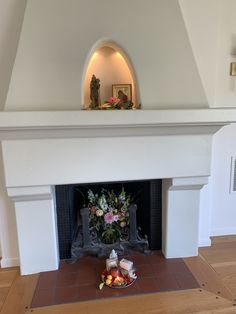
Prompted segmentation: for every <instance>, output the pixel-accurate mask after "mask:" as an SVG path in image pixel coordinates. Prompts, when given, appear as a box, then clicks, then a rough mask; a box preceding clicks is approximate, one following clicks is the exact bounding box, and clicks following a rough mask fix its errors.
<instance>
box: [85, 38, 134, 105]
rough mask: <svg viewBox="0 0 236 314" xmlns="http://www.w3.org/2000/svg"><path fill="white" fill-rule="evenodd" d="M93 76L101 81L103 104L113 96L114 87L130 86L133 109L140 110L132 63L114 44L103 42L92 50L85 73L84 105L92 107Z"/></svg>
mask: <svg viewBox="0 0 236 314" xmlns="http://www.w3.org/2000/svg"><path fill="white" fill-rule="evenodd" d="M93 74H94V75H95V76H96V77H97V78H99V79H100V98H101V103H104V102H106V101H107V100H108V99H109V98H110V97H111V96H113V89H112V86H113V85H115V84H117V85H119V84H130V85H131V91H132V99H130V100H132V102H133V104H134V105H133V108H139V99H138V98H139V97H138V90H137V82H136V79H135V74H134V70H133V67H132V65H131V62H130V60H129V58H128V56H127V55H126V53H125V52H124V51H123V49H121V48H120V47H119V46H118V45H117V44H115V43H114V42H108V41H107V42H103V43H100V44H98V45H96V47H95V48H94V49H93V50H92V52H91V54H90V57H89V59H88V62H87V66H86V68H85V72H84V82H83V90H82V95H83V96H82V97H83V104H84V106H83V107H84V109H88V108H89V105H90V82H91V78H92V76H93Z"/></svg>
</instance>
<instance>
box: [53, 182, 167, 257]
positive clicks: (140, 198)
mask: <svg viewBox="0 0 236 314" xmlns="http://www.w3.org/2000/svg"><path fill="white" fill-rule="evenodd" d="M122 188H123V189H124V190H125V192H126V193H127V194H129V195H131V196H132V202H133V203H135V204H136V205H137V226H138V227H139V228H140V231H139V232H140V235H141V236H142V237H145V236H147V238H148V242H149V248H150V249H151V250H160V249H161V242H162V241H161V235H162V220H161V209H162V203H161V197H162V189H161V180H160V179H158V180H144V181H132V182H113V183H108V182H103V183H95V184H71V185H59V186H56V188H55V192H56V207H57V226H58V228H57V229H58V242H59V254H60V259H69V258H71V245H72V241H73V240H74V238H75V235H76V231H77V228H78V219H79V218H80V220H81V217H80V213H79V210H80V209H81V208H83V206H84V200H85V198H86V196H87V192H88V190H89V189H91V190H92V191H93V192H94V193H100V191H101V190H102V189H106V190H107V191H111V190H113V191H114V192H115V193H116V194H117V193H119V192H120V191H121V189H122Z"/></svg>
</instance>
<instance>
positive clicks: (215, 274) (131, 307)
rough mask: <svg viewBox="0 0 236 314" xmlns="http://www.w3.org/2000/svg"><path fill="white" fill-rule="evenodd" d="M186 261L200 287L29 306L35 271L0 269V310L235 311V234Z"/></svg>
mask: <svg viewBox="0 0 236 314" xmlns="http://www.w3.org/2000/svg"><path fill="white" fill-rule="evenodd" d="M185 262H186V264H187V266H188V267H189V269H190V270H191V272H192V273H193V275H194V276H195V277H196V279H197V280H198V282H199V284H200V286H201V289H193V290H184V291H178V292H163V293H157V294H145V295H139V296H132V297H124V298H111V299H102V300H99V301H90V302H79V303H71V304H64V305H57V306H51V307H43V308H36V309H31V308H30V304H31V300H32V296H33V293H34V290H35V287H36V284H37V280H38V275H30V276H20V274H19V270H18V268H10V269H5V270H1V269H0V314H25V313H27V314H30V313H34V314H78V313H81V314H96V313H97V314H100V313H101V314H102V313H106V312H112V314H131V313H136V314H139V313H140V314H141V313H142V314H155V313H157V314H159V313H164V314H169V313H170V314H187V313H188V314H190V313H195V314H210V313H215V314H220V313H222V314H228V313H229V314H230V313H235V314H236V236H231V237H217V238H214V239H213V244H212V247H211V248H201V249H200V250H199V256H198V257H192V258H186V259H185Z"/></svg>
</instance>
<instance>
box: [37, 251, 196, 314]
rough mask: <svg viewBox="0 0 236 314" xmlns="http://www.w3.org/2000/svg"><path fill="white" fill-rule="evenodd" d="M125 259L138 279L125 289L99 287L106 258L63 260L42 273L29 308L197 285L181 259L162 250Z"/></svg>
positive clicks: (187, 287) (133, 255)
mask: <svg viewBox="0 0 236 314" xmlns="http://www.w3.org/2000/svg"><path fill="white" fill-rule="evenodd" d="M125 258H127V259H130V260H132V261H133V262H134V266H135V268H136V273H137V275H138V279H137V281H136V282H135V283H134V284H133V285H132V286H130V287H128V288H125V289H111V288H109V287H104V288H103V289H102V290H101V291H100V290H99V289H98V284H99V282H100V274H101V272H102V271H103V269H104V268H105V259H98V258H96V257H91V256H87V257H84V258H82V259H80V260H78V261H77V262H76V263H75V264H68V263H67V262H66V261H62V262H61V265H60V269H59V270H58V271H51V272H45V273H41V274H40V277H39V281H38V284H37V287H36V290H35V294H34V297H33V300H32V307H33V308H34V307H39V306H46V305H54V304H61V303H68V302H79V301H85V300H91V299H100V298H110V297H121V296H127V295H132V294H143V293H150V292H163V291H173V290H184V289H193V288H198V287H199V285H198V283H197V281H196V280H195V278H194V277H193V275H192V273H191V272H190V271H189V269H188V267H187V266H186V265H185V263H184V262H183V260H182V259H181V258H178V259H165V258H164V257H163V255H162V254H161V252H159V251H155V252H153V254H152V255H150V256H145V255H143V254H142V253H138V252H135V253H132V254H130V255H128V256H125Z"/></svg>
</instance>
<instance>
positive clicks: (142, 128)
mask: <svg viewBox="0 0 236 314" xmlns="http://www.w3.org/2000/svg"><path fill="white" fill-rule="evenodd" d="M235 114H236V113H235V112H234V110H230V109H228V110H221V109H192V110H183V109H182V110H181V109H179V110H131V111H55V112H3V113H1V115H0V134H1V141H2V152H3V161H4V170H5V179H6V186H7V191H8V195H9V197H10V198H11V199H12V201H13V202H14V205H15V211H16V220H17V233H18V243H19V255H20V267H21V273H22V274H30V273H36V272H40V271H48V270H54V269H57V268H58V265H59V254H58V243H57V227H56V226H57V224H56V219H57V217H56V211H55V206H56V204H55V198H54V186H55V185H57V184H71V183H88V182H109V181H110V182H113V181H124V180H142V179H157V178H161V179H163V243H162V250H163V253H164V255H165V256H166V257H167V258H171V257H183V256H194V255H197V251H198V224H199V217H198V215H199V202H200V189H201V188H202V187H203V186H204V185H205V184H207V180H208V176H209V175H210V162H211V144H212V137H213V134H214V133H215V132H217V130H219V129H220V128H221V127H222V126H224V125H226V124H228V123H230V121H235V120H236V116H235ZM177 230H178V231H177Z"/></svg>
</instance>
